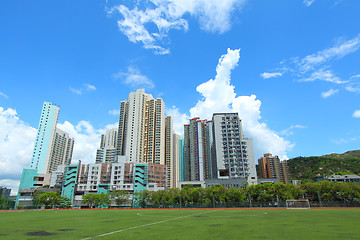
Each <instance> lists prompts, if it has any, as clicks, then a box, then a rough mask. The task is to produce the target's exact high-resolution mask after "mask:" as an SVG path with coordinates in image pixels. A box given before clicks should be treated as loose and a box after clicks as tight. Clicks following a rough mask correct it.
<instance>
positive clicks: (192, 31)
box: [0, 0, 360, 188]
mask: <svg viewBox="0 0 360 240" xmlns="http://www.w3.org/2000/svg"><path fill="white" fill-rule="evenodd" d="M359 12H360V2H359V1H358V0H293V1H288V0H277V1H269V0H257V1H255V0H166V1H165V0H149V1H144V0H125V1H110V0H108V1H105V0H102V1H100V0H97V1H85V0H79V1H17V0H15V1H8V0H5V1H1V2H0V31H1V38H0V185H3V186H8V187H11V188H16V187H17V185H18V183H19V179H20V175H21V171H22V168H24V167H25V168H26V167H29V164H30V159H31V153H32V149H33V145H34V139H35V133H36V129H37V126H38V121H39V117H40V113H41V107H42V104H43V102H44V101H49V102H52V103H55V104H57V105H58V106H60V114H59V120H58V123H59V124H58V126H59V128H61V129H63V130H65V131H67V132H69V133H70V135H71V136H72V137H74V138H75V149H74V154H73V162H76V161H77V160H82V162H85V163H90V162H94V161H95V151H96V148H97V147H98V144H99V141H100V135H101V133H103V132H104V131H105V130H106V129H109V128H112V127H116V123H117V121H118V112H119V107H120V101H122V100H125V99H127V98H128V94H129V92H131V91H135V90H136V89H138V88H145V89H146V92H147V93H151V94H152V95H153V96H154V97H161V98H163V100H164V102H165V104H166V113H167V115H172V116H173V118H174V127H175V131H176V132H179V133H181V132H182V125H183V124H184V123H186V121H187V119H189V118H191V117H201V118H203V119H205V118H207V119H211V116H212V113H213V112H239V115H240V118H241V119H242V120H243V128H244V134H245V137H249V138H252V139H253V142H254V148H255V149H254V150H255V157H256V158H258V157H260V156H261V155H262V154H263V153H266V152H271V153H273V154H277V155H279V156H280V158H281V159H285V158H287V157H288V158H292V157H297V156H312V155H323V154H328V153H332V152H336V153H342V152H345V151H349V150H355V149H359V142H360V128H359V125H360V104H359V93H360V50H359V49H360V29H359V26H360V15H359Z"/></svg>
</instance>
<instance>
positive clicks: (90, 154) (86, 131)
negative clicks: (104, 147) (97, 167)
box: [57, 121, 118, 163]
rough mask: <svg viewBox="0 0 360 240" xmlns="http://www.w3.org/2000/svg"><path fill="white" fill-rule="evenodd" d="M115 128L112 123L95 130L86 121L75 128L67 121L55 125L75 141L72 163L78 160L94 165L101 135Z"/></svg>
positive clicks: (115, 124) (115, 125)
mask: <svg viewBox="0 0 360 240" xmlns="http://www.w3.org/2000/svg"><path fill="white" fill-rule="evenodd" d="M117 126H118V124H117V123H114V124H110V125H107V126H106V127H105V129H95V128H94V127H93V126H92V125H91V124H90V122H88V121H80V122H79V123H78V124H77V125H76V126H74V125H73V124H71V123H70V122H68V121H65V122H64V123H62V124H60V123H58V124H57V127H58V128H60V129H61V130H63V131H65V132H67V133H69V135H70V137H72V138H74V140H75V143H74V152H73V158H72V161H73V163H74V162H77V161H78V160H81V162H82V163H94V162H95V157H96V149H97V148H98V147H99V143H100V138H101V134H103V133H105V131H106V130H108V129H111V128H115V127H117Z"/></svg>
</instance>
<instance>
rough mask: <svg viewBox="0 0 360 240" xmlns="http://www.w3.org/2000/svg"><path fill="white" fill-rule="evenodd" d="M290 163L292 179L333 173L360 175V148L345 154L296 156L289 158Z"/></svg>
mask: <svg viewBox="0 0 360 240" xmlns="http://www.w3.org/2000/svg"><path fill="white" fill-rule="evenodd" d="M288 165H289V172H290V177H291V178H292V179H304V178H314V177H325V176H330V175H333V174H341V175H346V174H356V175H360V150H355V151H349V152H346V153H343V154H336V153H332V154H329V155H324V156H313V157H296V158H292V159H289V160H288Z"/></svg>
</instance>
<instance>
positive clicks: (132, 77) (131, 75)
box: [114, 66, 154, 88]
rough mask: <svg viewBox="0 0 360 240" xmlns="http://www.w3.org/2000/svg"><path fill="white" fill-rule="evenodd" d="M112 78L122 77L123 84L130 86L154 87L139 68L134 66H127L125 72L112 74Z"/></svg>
mask: <svg viewBox="0 0 360 240" xmlns="http://www.w3.org/2000/svg"><path fill="white" fill-rule="evenodd" d="M114 78H115V79H123V80H124V83H125V84H128V85H131V86H132V87H140V86H142V87H148V88H153V87H154V83H153V81H151V79H149V78H148V77H146V76H145V75H143V74H142V73H141V72H140V70H139V69H138V68H136V67H134V66H129V67H128V71H127V72H119V73H117V74H114Z"/></svg>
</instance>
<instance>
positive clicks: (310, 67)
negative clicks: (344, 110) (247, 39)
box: [261, 1, 360, 92]
mask: <svg viewBox="0 0 360 240" xmlns="http://www.w3.org/2000/svg"><path fill="white" fill-rule="evenodd" d="M304 3H305V1H304ZM309 3H310V5H311V3H312V1H309ZM359 49H360V34H358V35H357V36H356V37H354V38H352V39H350V40H347V41H346V40H343V39H340V40H338V41H337V43H336V44H334V46H332V47H330V48H327V49H324V50H321V51H318V52H316V53H313V54H310V55H307V56H305V57H303V58H300V57H291V58H289V59H288V60H282V61H281V62H280V67H277V68H275V69H274V70H273V71H275V72H274V73H266V72H264V73H263V74H261V76H262V77H263V78H270V77H277V76H281V75H284V74H285V73H289V74H291V75H292V76H293V77H294V78H295V79H296V81H298V82H313V81H317V80H320V81H326V82H330V83H334V84H347V86H345V89H346V90H347V91H350V92H360V87H357V86H354V85H357V83H351V82H352V81H353V79H356V78H358V77H359V76H360V75H355V76H353V77H351V78H350V80H348V81H344V80H341V78H340V77H338V76H336V75H335V74H334V73H333V71H332V70H331V69H329V68H330V66H329V63H332V62H333V60H338V59H341V58H343V57H345V56H347V55H348V54H351V53H353V52H356V51H358V50H359Z"/></svg>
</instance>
